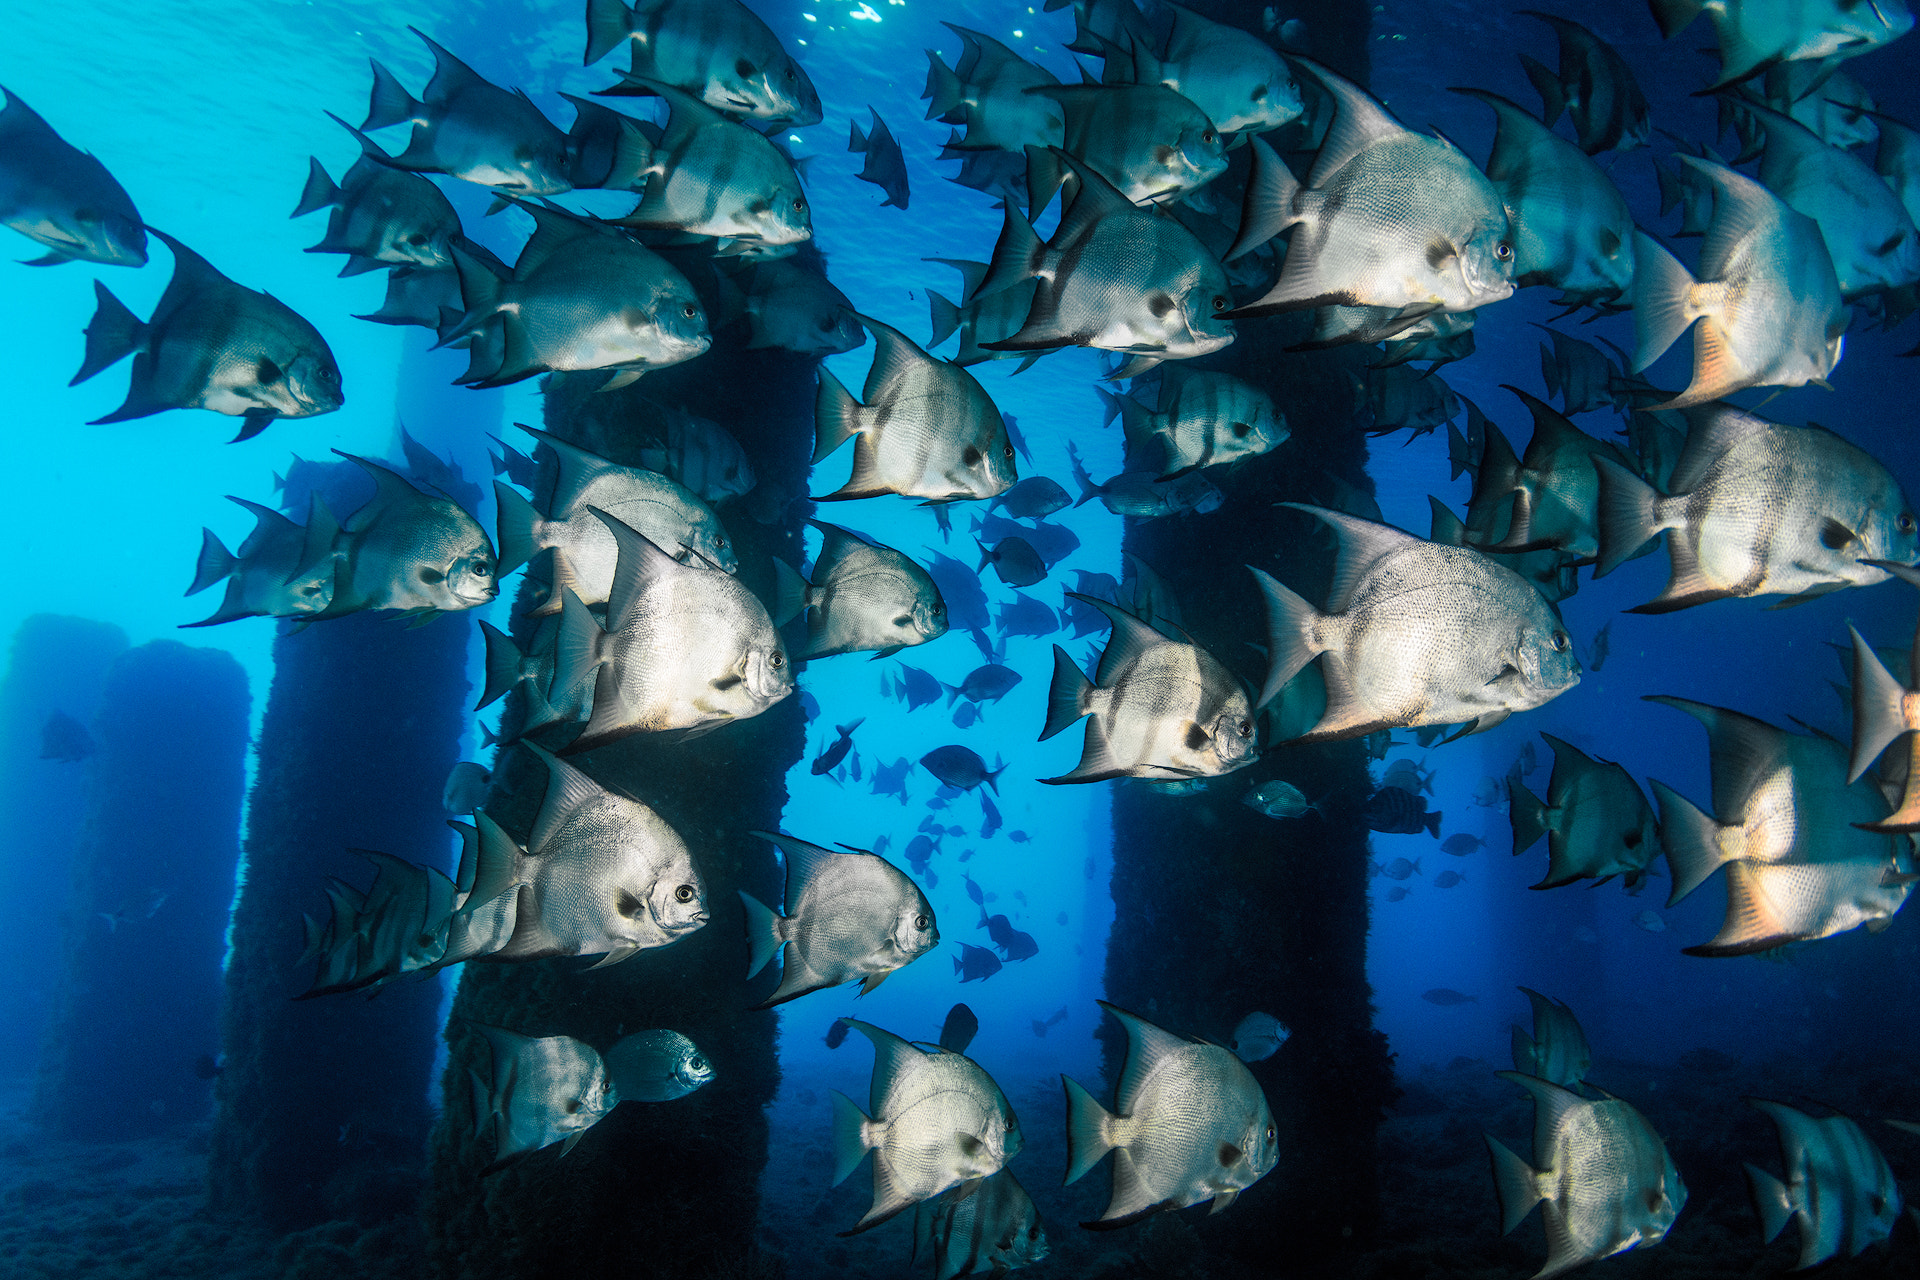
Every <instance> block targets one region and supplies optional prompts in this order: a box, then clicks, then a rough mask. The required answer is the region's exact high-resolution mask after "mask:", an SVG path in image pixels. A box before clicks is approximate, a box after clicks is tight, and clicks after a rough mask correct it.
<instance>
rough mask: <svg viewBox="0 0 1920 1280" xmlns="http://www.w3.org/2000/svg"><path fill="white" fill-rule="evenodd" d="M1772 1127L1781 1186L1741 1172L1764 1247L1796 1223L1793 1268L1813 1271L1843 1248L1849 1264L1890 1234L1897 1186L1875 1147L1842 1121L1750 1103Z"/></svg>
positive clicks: (1764, 1175)
mask: <svg viewBox="0 0 1920 1280" xmlns="http://www.w3.org/2000/svg"><path fill="white" fill-rule="evenodd" d="M1747 1101H1748V1102H1750V1103H1752V1104H1753V1106H1754V1107H1755V1108H1756V1109H1757V1110H1759V1111H1760V1112H1762V1113H1763V1114H1765V1115H1766V1116H1767V1117H1768V1118H1769V1119H1770V1120H1772V1121H1773V1123H1774V1127H1775V1129H1776V1130H1777V1131H1778V1134H1779V1139H1780V1159H1781V1161H1782V1163H1783V1164H1784V1165H1785V1166H1786V1180H1785V1181H1784V1182H1783V1181H1782V1180H1780V1179H1779V1178H1776V1177H1774V1176H1773V1175H1772V1174H1770V1173H1768V1172H1766V1171H1765V1170H1764V1169H1761V1168H1759V1167H1758V1166H1756V1165H1751V1164H1749V1165H1748V1166H1747V1186H1748V1189H1749V1190H1750V1191H1751V1192H1752V1194H1753V1204H1754V1208H1755V1210H1756V1211H1757V1212H1758V1213H1759V1214H1760V1234H1761V1237H1762V1238H1763V1239H1765V1240H1767V1241H1769V1242H1770V1241H1772V1240H1773V1238H1774V1237H1775V1236H1777V1235H1779V1234H1780V1232H1781V1231H1782V1229H1784V1228H1785V1227H1786V1225H1787V1222H1788V1221H1789V1220H1796V1221H1798V1222H1799V1224H1800V1261H1799V1262H1798V1264H1796V1265H1797V1268H1798V1269H1800V1270H1804V1269H1806V1268H1807V1267H1812V1266H1817V1265H1819V1264H1820V1263H1822V1262H1825V1261H1826V1260H1827V1259H1828V1258H1831V1257H1834V1256H1835V1255H1836V1254H1838V1253H1839V1252H1840V1250H1841V1249H1842V1248H1844V1249H1846V1251H1847V1256H1848V1257H1849V1258H1855V1257H1858V1256H1860V1253H1861V1251H1862V1250H1863V1249H1865V1248H1866V1247H1867V1246H1868V1245H1870V1244H1875V1243H1877V1242H1879V1241H1881V1240H1885V1239H1887V1238H1888V1237H1890V1236H1891V1235H1892V1234H1893V1224H1894V1223H1895V1222H1897V1221H1899V1218H1900V1184H1899V1183H1898V1182H1896V1181H1895V1180H1894V1176H1893V1170H1892V1169H1890V1168H1888V1167H1887V1158H1886V1157H1885V1156H1883V1155H1881V1154H1880V1148H1879V1147H1877V1146H1875V1145H1874V1143H1873V1140H1872V1139H1871V1138H1869V1137H1867V1135H1866V1134H1865V1133H1864V1132H1862V1130H1861V1128H1860V1126H1859V1125H1858V1124H1856V1123H1854V1122H1853V1121H1852V1120H1851V1119H1849V1118H1848V1117H1846V1116H1843V1115H1840V1114H1838V1113H1835V1114H1834V1115H1830V1116H1826V1117H1824V1118H1821V1119H1815V1118H1814V1117H1813V1116H1810V1115H1808V1114H1807V1113H1806V1112H1804V1111H1801V1110H1799V1109H1797V1108H1795V1107H1790V1106H1788V1105H1787V1104H1786V1103H1784V1102H1770V1101H1768V1100H1767V1099H1765V1098H1748V1099H1747Z"/></svg>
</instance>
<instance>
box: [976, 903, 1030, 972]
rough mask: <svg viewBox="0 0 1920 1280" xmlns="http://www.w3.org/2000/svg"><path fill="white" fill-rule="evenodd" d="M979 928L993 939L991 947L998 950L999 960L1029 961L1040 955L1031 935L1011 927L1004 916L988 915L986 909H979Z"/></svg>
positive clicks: (1011, 923)
mask: <svg viewBox="0 0 1920 1280" xmlns="http://www.w3.org/2000/svg"><path fill="white" fill-rule="evenodd" d="M979 927H980V928H982V929H985V930H986V931H987V935H988V936H989V937H991V938H992V939H993V945H994V946H995V947H996V948H998V949H999V951H1000V958H1001V959H1002V960H1007V961H1017V960H1031V959H1033V957H1035V956H1037V955H1039V954H1040V944H1039V943H1038V942H1036V941H1034V938H1033V935H1032V934H1030V933H1026V932H1023V931H1022V930H1019V929H1016V928H1014V927H1013V921H1011V920H1009V919H1007V917H1005V916H1004V915H997V914H996V915H991V916H990V915H988V914H987V911H986V907H985V906H984V905H983V906H982V907H981V909H980V925H979Z"/></svg>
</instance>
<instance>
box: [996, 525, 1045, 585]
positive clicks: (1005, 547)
mask: <svg viewBox="0 0 1920 1280" xmlns="http://www.w3.org/2000/svg"><path fill="white" fill-rule="evenodd" d="M988 565H992V566H993V569H994V572H995V573H997V574H999V575H1000V581H1002V582H1004V583H1006V584H1007V585H1008V586H1010V587H1030V586H1032V585H1033V584H1034V583H1036V582H1038V581H1040V580H1041V579H1042V578H1044V577H1046V576H1047V566H1046V563H1045V562H1044V561H1042V560H1041V559H1040V553H1039V552H1037V551H1035V550H1034V549H1033V544H1032V543H1030V542H1028V541H1027V540H1026V539H1025V538H1019V537H1012V538H1002V539H1000V541H998V542H996V543H994V544H993V545H992V546H991V547H989V546H987V545H986V544H985V543H982V544H981V545H980V568H982V569H985V568H986V567H987V566H988Z"/></svg>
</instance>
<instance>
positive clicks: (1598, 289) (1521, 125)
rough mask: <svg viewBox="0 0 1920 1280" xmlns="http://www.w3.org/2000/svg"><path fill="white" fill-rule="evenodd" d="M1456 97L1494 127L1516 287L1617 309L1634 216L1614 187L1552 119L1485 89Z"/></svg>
mask: <svg viewBox="0 0 1920 1280" xmlns="http://www.w3.org/2000/svg"><path fill="white" fill-rule="evenodd" d="M1534 16H1536V17H1538V16H1541V15H1537V14H1536V15H1534ZM1569 25H1574V24H1569ZM1582 30H1584V28H1582ZM1589 34H1591V33H1589ZM1454 92H1455V93H1461V94H1465V95H1466V96H1467V97H1470V98H1477V99H1478V100H1479V101H1481V102H1483V103H1485V104H1486V105H1487V106H1489V107H1491V108H1493V114H1494V118H1495V120H1496V121H1497V122H1498V125H1497V128H1496V130H1495V132H1494V137H1493V154H1492V155H1491V156H1489V157H1488V159H1487V169H1486V173H1487V180H1488V181H1490V182H1492V183H1493V186H1494V189H1495V190H1496V191H1498V192H1499V193H1500V198H1501V200H1503V201H1504V202H1505V203H1506V207H1507V218H1508V221H1509V224H1510V228H1511V234H1512V244H1513V257H1512V259H1511V265H1512V275H1513V282H1514V284H1515V285H1517V286H1519V287H1520V288H1526V287H1528V286H1529V285H1550V286H1552V287H1554V288H1556V289H1559V290H1561V291H1562V293H1563V294H1564V297H1562V298H1561V299H1560V300H1559V301H1558V303H1557V304H1556V305H1560V306H1566V307H1574V306H1596V307H1598V306H1605V307H1615V306H1617V305H1619V304H1621V303H1622V300H1623V299H1624V298H1625V297H1626V295H1627V293H1628V292H1629V291H1630V290H1631V289H1632V288H1633V262H1634V257H1633V254H1634V243H1633V214H1632V213H1630V212H1629V211H1628V209H1627V202H1626V200H1625V199H1624V198H1623V197H1622V196H1621V195H1620V192H1619V191H1618V190H1617V189H1616V188H1615V187H1614V185H1613V181H1612V180H1611V179H1610V178H1608V177H1607V175H1606V173H1605V172H1604V171H1603V170H1602V169H1601V168H1600V166H1599V165H1597V164H1595V163H1594V162H1593V161H1592V160H1590V159H1589V158H1588V154H1589V153H1588V152H1586V151H1585V150H1583V149H1582V148H1580V147H1576V146H1574V145H1573V144H1572V143H1570V142H1568V141H1566V140H1565V139H1564V138H1562V137H1560V135H1559V134H1557V133H1555V132H1553V130H1552V129H1551V128H1550V127H1549V126H1550V124H1551V121H1549V122H1548V123H1546V124H1542V123H1541V122H1540V121H1539V120H1536V119H1534V118H1533V117H1532V116H1531V115H1528V114H1527V112H1526V111H1524V110H1523V109H1522V108H1521V107H1520V106H1519V105H1518V104H1517V103H1514V102H1512V101H1510V100H1509V99H1506V98H1503V97H1501V96H1500V95H1499V94H1497V93H1489V92H1487V91H1486V90H1484V89H1455V90H1454ZM1552 105H1554V104H1552V103H1549V104H1548V106H1549V107H1551V106H1552ZM1642 110H1643V111H1644V110H1645V103H1644V100H1643V102H1642ZM1641 119H1642V124H1643V127H1644V122H1645V117H1644V115H1643V116H1642V117H1641ZM1642 141H1644V137H1643V138H1642Z"/></svg>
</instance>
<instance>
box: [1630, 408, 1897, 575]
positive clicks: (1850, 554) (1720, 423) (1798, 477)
mask: <svg viewBox="0 0 1920 1280" xmlns="http://www.w3.org/2000/svg"><path fill="white" fill-rule="evenodd" d="M1686 418H1687V427H1688V430H1687V438H1686V446H1685V448H1684V450H1683V451H1682V453H1681V455H1680V460H1679V462H1678V463H1677V464H1676V465H1675V467H1674V469H1673V474H1672V476H1671V478H1670V479H1669V481H1668V485H1669V488H1670V489H1671V491H1672V493H1671V496H1667V495H1663V494H1661V493H1660V492H1659V491H1657V490H1655V489H1654V488H1652V487H1651V486H1650V485H1648V484H1647V483H1646V482H1645V481H1644V480H1642V479H1640V477H1639V476H1637V475H1635V474H1634V473H1633V472H1631V471H1629V470H1627V469H1626V468H1624V467H1621V466H1619V465H1618V464H1616V463H1614V462H1612V461H1610V460H1607V459H1601V460H1600V461H1598V462H1596V463H1595V465H1596V466H1598V467H1599V470H1600V560H1599V564H1598V565H1597V566H1596V568H1595V573H1596V574H1606V573H1610V572H1612V571H1613V569H1614V568H1615V567H1616V566H1618V565H1619V564H1621V563H1622V562H1623V561H1625V560H1626V559H1628V558H1629V557H1631V556H1632V555H1634V554H1635V553H1636V552H1638V551H1639V550H1640V548H1641V547H1642V546H1644V545H1645V544H1646V542H1647V540H1648V539H1650V538H1654V537H1657V536H1658V535H1659V534H1660V532H1661V531H1662V530H1667V531H1669V533H1668V537H1667V553H1668V556H1669V557H1670V558H1671V560H1672V562H1673V571H1672V576H1671V577H1670V578H1669V580H1668V582H1667V589H1666V590H1665V591H1664V592H1662V593H1661V594H1660V596H1659V598H1657V599H1655V600H1651V601H1649V602H1647V603H1646V604H1643V605H1639V606H1637V607H1636V608H1634V609H1633V610H1631V612H1635V613H1666V612H1670V611H1671V610H1674V609H1684V608H1687V607H1688V606H1690V605H1696V604H1702V603H1705V602H1706V601H1709V600H1722V599H1727V598H1729V597H1744V596H1754V595H1784V596H1789V597H1792V598H1794V599H1796V600H1798V599H1810V598H1812V597H1815V596H1821V595H1825V594H1827V593H1828V592H1831V591H1837V590H1839V589H1840V588H1842V587H1849V586H1870V585H1872V584H1874V583H1876V582H1884V581H1886V577H1887V571H1886V570H1884V569H1881V568H1878V567H1876V566H1875V565H1873V564H1871V563H1866V562H1868V561H1873V560H1882V561H1893V562H1897V563H1900V564H1912V563H1913V562H1914V561H1916V560H1920V517H1916V515H1915V512H1914V508H1913V504H1912V502H1911V501H1909V500H1908V498H1907V495H1906V494H1905V493H1904V492H1903V491H1902V490H1901V488H1900V483H1899V481H1897V480H1895V479H1894V477H1893V474H1892V473H1891V472H1889V471H1888V470H1887V468H1886V467H1884V466H1882V465H1881V464H1880V462H1879V461H1877V460H1876V459H1874V458H1873V457H1871V456H1869V455H1868V454H1866V453H1865V452H1863V451H1862V450H1860V449H1858V448H1856V447H1855V446H1854V445H1851V444H1849V443H1848V442H1847V441H1845V440H1842V439H1841V438H1840V437H1839V436H1836V435H1834V434H1833V433H1832V432H1830V431H1827V430H1824V429H1822V428H1820V427H1813V426H1808V427H1790V426H1786V425H1784V424H1782V423H1777V422H1769V421H1767V420H1766V419H1764V418H1757V417H1754V416H1753V415H1751V414H1748V413H1743V412H1741V411H1740V410H1738V409H1735V408H1733V407H1731V406H1729V405H1724V404H1716V405H1705V406H1702V407H1700V408H1697V409H1691V410H1688V412H1687V415H1686Z"/></svg>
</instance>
